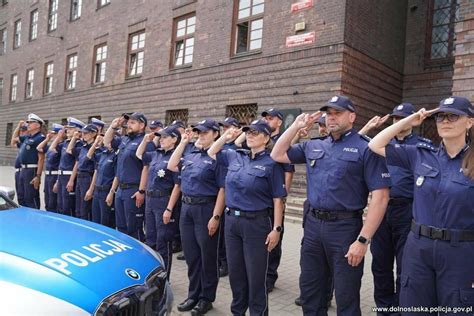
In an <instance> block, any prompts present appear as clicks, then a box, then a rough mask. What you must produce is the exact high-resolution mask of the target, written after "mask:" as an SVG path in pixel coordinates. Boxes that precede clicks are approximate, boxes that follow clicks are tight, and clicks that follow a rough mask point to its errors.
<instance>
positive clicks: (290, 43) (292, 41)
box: [286, 32, 316, 47]
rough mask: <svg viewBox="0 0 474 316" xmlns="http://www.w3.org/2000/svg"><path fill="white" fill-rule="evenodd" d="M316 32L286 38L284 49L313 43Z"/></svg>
mask: <svg viewBox="0 0 474 316" xmlns="http://www.w3.org/2000/svg"><path fill="white" fill-rule="evenodd" d="M315 39H316V32H310V33H304V34H298V35H293V36H288V37H287V38H286V47H295V46H301V45H306V44H312V43H314V40H315Z"/></svg>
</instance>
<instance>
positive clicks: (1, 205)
mask: <svg viewBox="0 0 474 316" xmlns="http://www.w3.org/2000/svg"><path fill="white" fill-rule="evenodd" d="M7 194H8V192H6V190H5V189H3V190H0V298H1V302H2V303H1V304H0V315H97V316H102V315H103V316H108V315H140V316H141V315H146V316H148V315H164V314H168V313H170V312H171V302H172V292H171V289H170V287H169V283H168V282H167V281H166V270H165V269H164V263H163V260H162V258H161V257H160V255H159V254H157V253H156V252H155V251H153V250H152V249H151V248H149V247H148V246H146V245H144V244H142V243H141V242H139V241H137V240H135V239H133V238H131V237H129V236H127V235H125V234H122V233H120V232H118V231H115V230H113V229H109V228H107V227H105V226H102V225H98V224H95V223H91V222H88V221H84V220H80V219H76V218H72V217H68V216H63V215H59V214H54V213H50V212H45V211H39V210H34V209H30V208H26V207H19V206H18V205H16V204H15V203H14V202H13V201H12V200H11V199H10V198H9V197H8V196H7Z"/></svg>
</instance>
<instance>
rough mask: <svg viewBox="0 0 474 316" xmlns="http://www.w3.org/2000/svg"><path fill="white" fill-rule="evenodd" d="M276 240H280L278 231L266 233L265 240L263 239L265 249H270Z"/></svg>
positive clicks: (276, 242) (276, 243) (274, 245)
mask: <svg viewBox="0 0 474 316" xmlns="http://www.w3.org/2000/svg"><path fill="white" fill-rule="evenodd" d="M278 242H280V232H277V231H276V230H272V231H271V232H270V234H268V236H267V240H266V241H265V245H267V251H268V252H270V251H272V250H273V248H275V247H276V245H278Z"/></svg>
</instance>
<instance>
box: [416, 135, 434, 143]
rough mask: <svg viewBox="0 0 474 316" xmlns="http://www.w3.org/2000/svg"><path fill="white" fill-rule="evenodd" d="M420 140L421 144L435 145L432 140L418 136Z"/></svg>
mask: <svg viewBox="0 0 474 316" xmlns="http://www.w3.org/2000/svg"><path fill="white" fill-rule="evenodd" d="M418 140H419V141H420V142H425V143H428V144H433V141H431V139H428V138H424V137H421V136H418Z"/></svg>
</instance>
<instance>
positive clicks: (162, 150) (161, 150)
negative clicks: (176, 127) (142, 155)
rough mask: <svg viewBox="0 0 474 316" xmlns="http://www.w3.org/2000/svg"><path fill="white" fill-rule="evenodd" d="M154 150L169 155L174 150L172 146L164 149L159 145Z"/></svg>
mask: <svg viewBox="0 0 474 316" xmlns="http://www.w3.org/2000/svg"><path fill="white" fill-rule="evenodd" d="M156 151H158V152H161V153H162V154H163V155H171V154H172V153H173V151H174V148H172V149H170V150H167V151H165V150H164V149H163V148H161V147H160V148H158V149H156Z"/></svg>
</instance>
